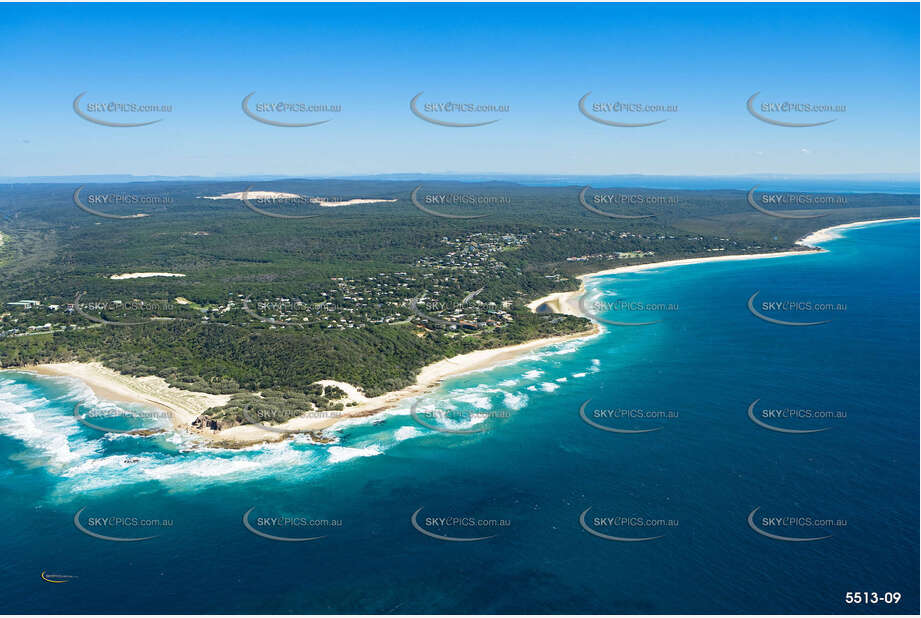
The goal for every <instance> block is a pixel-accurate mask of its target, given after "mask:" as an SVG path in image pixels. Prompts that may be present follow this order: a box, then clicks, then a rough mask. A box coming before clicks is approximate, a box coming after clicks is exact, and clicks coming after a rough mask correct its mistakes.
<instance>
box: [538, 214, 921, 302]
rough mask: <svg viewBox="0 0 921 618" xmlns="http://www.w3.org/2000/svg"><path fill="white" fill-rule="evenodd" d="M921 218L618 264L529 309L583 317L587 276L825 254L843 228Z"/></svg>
mask: <svg viewBox="0 0 921 618" xmlns="http://www.w3.org/2000/svg"><path fill="white" fill-rule="evenodd" d="M918 219H919V217H899V218H895V219H873V220H870V221H854V222H852V223H844V224H841V225H833V226H831V227H826V228H822V229H821V230H816V231H815V232H812V233H810V234H807V235H806V236H804V237H802V238H800V239H799V240H797V241H796V243H795V244H796V245H799V246H801V247H805V248H804V249H801V250H794V251H777V252H775V253H752V254H748V255H746V254H734V255H720V256H714V257H699V258H684V259H680V260H668V261H664V262H647V263H645V264H633V265H630V266H618V267H617V268H608V269H605V270H599V271H596V272H591V273H586V274H584V275H579V276H578V277H577V279H579V281H580V283H581V285H580V286H579V289H578V290H573V291H570V292H554V293H552V294H548V295H547V296H543V297H541V298H538V299H537V300H534V301H531V302H530V303H528V308H529V309H531V311H538V310H539V309H540V308H541V307H542V306H543V307H545V308H546V309H549V310H550V311H551V312H552V313H566V314H569V315H576V316H580V317H589V316H587V315H586V314H585V313H584V312H583V311H582V309H581V308H580V307H579V298H580V297H581V296H582V295H583V294H585V282H586V280H588V279H593V278H596V277H604V276H607V275H615V274H621V273H633V272H641V271H646V270H654V269H657V268H669V267H672V266H689V265H692V264H705V263H708V262H735V261H740V260H763V259H768V258H781V257H791V256H795V255H814V254H816V253H824V252H825V251H826V249H822V248H821V247H820V246H819V243H821V242H824V241H827V240H832V239H835V238H839V237H840V234H838V232H839V231H840V230H844V229H849V228H858V227H864V226H867V225H875V224H878V223H892V222H895V221H917V220H918Z"/></svg>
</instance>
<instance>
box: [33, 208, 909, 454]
mask: <svg viewBox="0 0 921 618" xmlns="http://www.w3.org/2000/svg"><path fill="white" fill-rule="evenodd" d="M913 219H917V217H908V218H903V219H883V220H874V221H859V222H855V223H848V224H844V225H837V226H833V227H829V228H825V229H822V230H818V231H816V232H813V233H812V234H809V235H808V236H806V237H804V238H802V239H800V240H798V241H797V243H796V244H798V245H800V246H803V247H808V248H804V249H801V250H796V251H782V252H777V253H758V254H751V255H721V256H714V257H702V258H688V259H681V260H670V261H665V262H651V263H647V264H635V265H631V266H621V267H618V268H611V269H607V270H602V271H598V272H594V273H587V274H584V275H580V276H579V277H578V279H579V280H580V282H581V286H580V288H579V290H575V291H570V292H554V293H553V294H548V295H547V296H544V297H542V298H538V299H537V300H534V301H532V302H531V303H529V304H528V308H529V309H531V311H537V309H538V308H540V307H541V306H544V308H545V309H549V310H550V311H551V312H552V313H565V314H569V315H575V316H580V317H586V316H585V315H584V313H583V312H582V311H581V309H580V307H579V298H580V297H581V296H582V295H583V294H584V293H585V282H586V280H588V279H591V278H593V277H602V276H606V275H611V274H618V273H628V272H640V271H646V270H654V269H659V268H669V267H674V266H687V265H692V264H702V263H706V262H728V261H741V260H759V259H769V258H782V257H791V256H797V255H813V254H816V253H821V252H824V251H825V250H824V249H821V248H818V247H817V246H816V245H817V243H820V242H822V241H824V240H829V239H832V238H837V237H838V236H837V234H838V232H839V231H840V230H842V229H846V228H854V227H861V226H864V225H871V224H873V223H882V222H886V221H904V220H913ZM600 332H602V329H601V328H600V326H599V325H598V324H597V323H593V326H592V328H591V329H590V330H587V331H585V332H581V333H574V334H571V335H563V336H558V337H547V338H543V339H535V340H533V341H528V342H525V343H520V344H517V345H512V346H507V347H502V348H495V349H491V350H477V351H474V352H469V353H467V354H461V355H459V356H454V357H452V358H447V359H444V360H441V361H438V362H436V363H432V364H430V365H427V366H425V367H423V368H422V369H421V371H420V372H419V375H418V376H417V378H416V382H415V383H414V384H412V385H411V386H408V387H406V388H404V389H401V390H398V391H392V392H389V393H385V394H383V395H380V396H377V397H367V396H366V395H365V394H364V393H363V392H362V391H361V389H359V388H357V387H355V386H353V385H351V384H348V383H345V382H339V381H336V380H320V381H318V382H317V384H322V385H324V386H337V387H339V388H340V389H342V391H343V392H345V394H346V396H345V397H344V398H343V399H341V400H339V402H341V403H343V404H345V410H344V411H342V412H340V413H335V412H330V413H325V412H322V413H318V414H315V415H309V414H308V415H304V416H301V417H297V418H294V419H291V420H290V421H288V422H286V423H283V424H280V425H275V426H274V429H276V431H269V430H266V429H261V428H259V427H257V426H253V425H241V426H237V427H232V428H230V429H225V430H221V431H208V430H197V429H195V428H193V427H192V422H193V421H194V420H195V419H196V418H197V417H198V416H199V415H200V414H201V413H202V412H204V411H205V410H207V409H208V408H211V407H216V406H222V405H225V404H226V403H227V402H228V401H229V400H230V399H231V395H211V394H207V393H199V392H193V391H186V390H182V389H178V388H175V387H172V386H169V384H167V382H166V381H165V380H163V379H162V378H158V377H155V376H146V377H132V376H127V375H122V374H120V373H118V372H116V371H113V370H112V369H109V368H107V367H105V366H103V365H102V364H101V363H76V362H71V363H54V364H44V365H37V366H29V367H22V368H21V369H24V370H27V371H34V372H36V373H39V374H42V375H51V376H69V377H73V378H78V379H80V380H82V381H83V382H84V383H86V384H87V385H88V386H89V387H90V388H92V389H93V392H94V393H96V395H97V396H98V397H100V398H101V399H106V400H110V401H127V402H136V403H146V404H150V405H154V406H156V407H157V408H159V409H161V410H164V411H166V412H168V413H169V414H170V415H171V418H172V419H173V423H174V425H175V427H176V428H178V429H182V430H185V431H190V432H195V433H197V434H198V435H200V436H202V437H203V438H204V439H205V440H206V441H207V442H211V443H215V444H219V445H223V446H245V445H250V444H255V443H260V442H266V441H278V440H282V439H285V438H287V437H288V436H290V435H291V434H292V433H300V432H316V431H321V430H323V429H326V428H328V427H331V426H333V425H335V424H336V423H338V422H340V421H342V420H344V419H348V418H357V417H365V416H371V415H373V414H376V413H379V412H383V411H385V410H388V409H390V408H393V407H395V406H397V405H399V404H400V403H401V402H402V401H404V400H405V399H408V398H410V397H416V396H418V395H421V394H423V393H425V392H427V391H430V390H432V389H434V388H435V387H436V386H438V385H439V384H440V383H441V382H442V381H444V380H445V379H447V378H450V377H454V376H458V375H462V374H466V373H472V372H475V371H481V370H485V369H490V368H492V367H495V366H497V365H499V364H502V363H504V362H507V361H513V360H515V359H517V358H519V357H521V356H523V355H524V354H527V353H528V352H530V351H532V350H535V349H537V348H541V347H544V346H547V345H551V344H555V343H562V342H564V341H569V340H572V339H581V338H584V337H589V336H594V335H597V334H598V333H600ZM352 404H353V405H352Z"/></svg>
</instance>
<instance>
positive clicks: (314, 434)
mask: <svg viewBox="0 0 921 618" xmlns="http://www.w3.org/2000/svg"><path fill="white" fill-rule="evenodd" d="M308 435H309V436H310V439H311V440H312V441H314V442H316V443H317V444H330V443H332V442H335V441H336V439H335V438H328V437H326V436H324V435H323V434H322V433H320V432H319V431H311V432H308Z"/></svg>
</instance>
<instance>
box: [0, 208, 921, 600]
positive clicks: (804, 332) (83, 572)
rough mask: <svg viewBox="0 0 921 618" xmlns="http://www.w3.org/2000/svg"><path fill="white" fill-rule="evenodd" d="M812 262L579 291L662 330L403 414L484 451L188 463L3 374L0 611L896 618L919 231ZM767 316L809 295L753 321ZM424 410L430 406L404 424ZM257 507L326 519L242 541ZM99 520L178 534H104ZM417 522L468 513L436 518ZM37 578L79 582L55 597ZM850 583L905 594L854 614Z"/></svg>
mask: <svg viewBox="0 0 921 618" xmlns="http://www.w3.org/2000/svg"><path fill="white" fill-rule="evenodd" d="M823 246H824V247H826V248H827V249H828V250H829V251H828V252H827V253H823V254H811V255H804V256H794V257H785V258H777V259H765V260H746V261H736V262H720V263H709V264H699V265H693V266H678V267H672V268H659V269H655V270H650V271H645V272H637V273H629V274H618V275H613V276H605V277H598V278H595V279H591V280H590V281H589V282H588V288H589V292H590V295H591V298H592V299H593V303H594V304H592V305H590V306H591V307H593V308H597V309H598V311H599V312H600V313H599V315H600V316H601V317H602V318H604V319H608V320H613V321H627V322H643V321H654V320H657V321H656V323H655V324H651V325H646V326H614V325H605V330H604V332H603V334H601V335H598V336H595V337H592V338H589V339H586V340H582V341H573V342H567V343H565V344H561V345H556V346H552V347H548V348H544V349H541V350H539V351H537V352H534V353H532V354H530V355H528V356H526V357H524V358H523V359H521V360H519V361H517V362H514V363H509V364H506V365H503V366H500V367H496V368H494V369H491V370H489V371H482V372H478V373H472V374H467V375H464V376H460V377H457V378H454V379H452V380H450V381H448V382H446V383H445V384H444V385H443V386H442V387H440V388H439V390H438V391H436V392H434V393H432V394H431V395H429V396H426V397H425V398H423V400H422V401H421V406H420V408H419V409H420V411H422V412H423V413H422V414H420V418H422V420H424V421H425V422H426V423H428V424H435V425H437V426H439V427H442V428H447V429H450V430H453V431H466V432H470V431H474V430H483V431H479V432H478V433H446V432H439V431H433V430H431V429H428V428H426V427H424V426H422V425H420V424H419V423H417V422H416V421H415V420H413V418H412V416H410V415H409V406H408V405H406V406H401V407H400V408H398V409H396V410H394V411H392V412H389V413H386V414H385V415H382V416H379V417H374V418H372V419H363V420H362V422H355V423H353V424H351V425H349V426H347V427H345V428H343V429H340V430H338V431H336V432H335V434H334V435H335V436H336V438H337V442H336V443H335V444H332V445H315V444H310V443H308V442H306V441H303V440H300V439H296V440H294V441H290V442H285V443H279V444H273V445H269V446H258V447H252V448H249V449H245V450H242V451H226V450H220V449H210V450H193V451H186V447H187V445H188V437H186V436H181V435H174V434H165V435H160V436H156V437H153V438H138V437H133V436H125V435H120V434H111V433H110V434H104V433H102V432H99V431H97V430H94V429H91V428H89V427H86V426H84V425H81V424H80V423H78V422H77V421H76V419H75V418H74V416H73V408H74V405H75V404H77V403H80V404H81V405H82V406H83V408H82V409H85V410H95V411H96V412H100V411H101V412H103V413H104V412H105V410H112V409H115V408H116V406H114V405H108V406H106V405H105V403H104V402H98V401H97V400H96V398H95V396H94V395H93V394H92V393H91V392H90V391H89V389H88V388H86V387H85V386H84V385H82V384H80V383H78V382H75V381H73V380H69V379H64V378H47V377H39V376H35V375H31V374H27V373H22V372H2V373H0V455H2V460H3V462H4V465H3V467H2V470H0V501H2V502H0V504H2V508H0V523H2V526H3V531H4V532H3V534H2V535H0V569H2V572H3V577H2V579H0V605H2V607H3V609H4V610H5V611H6V612H10V613H17V612H24V613H41V612H67V613H161V612H172V613H177V612H179V613H235V612H237V613H239V612H247V613H263V612H281V613H311V612H320V613H351V612H379V613H467V612H470V613H496V612H503V613H548V612H565V613H656V612H658V613H662V612H666V613H685V612H686V613H700V612H703V613H707V612H712V613H736V612H741V613H917V611H918V603H919V595H918V582H919V569H918V559H919V554H918V548H919V544H918V543H919V539H918V520H919V506H918V504H919V489H918V472H919V467H918V466H919V463H918V462H919V378H918V367H919V357H918V348H919V345H918V344H919V322H918V315H919V283H918V282H919V272H918V262H919V251H918V223H917V221H912V222H900V223H889V224H882V225H874V226H869V227H865V228H859V229H851V230H848V231H846V232H845V233H844V234H843V235H842V237H840V238H838V239H835V240H831V241H828V242H826V243H823ZM755 292H759V294H758V296H757V299H756V301H754V303H753V306H754V307H755V308H756V309H757V310H760V311H761V312H762V313H763V314H764V315H766V316H768V317H773V318H774V319H781V320H785V321H801V322H807V321H822V320H830V321H828V322H827V323H824V324H821V325H816V326H805V327H795V326H783V325H778V324H774V323H770V322H768V321H764V320H762V319H759V318H757V317H755V316H754V315H753V314H752V313H751V312H750V311H749V309H748V308H747V304H746V303H747V301H748V299H749V298H750V297H751V296H752V294H754V293H755ZM621 301H625V302H630V303H634V304H633V305H631V308H632V309H633V310H631V311H625V310H624V309H623V307H622V306H621V305H618V304H617V303H619V302H621ZM781 301H796V302H797V303H812V305H810V306H808V308H807V306H806V305H803V304H800V305H799V310H795V311H794V310H788V311H781V310H777V309H775V308H773V306H772V305H770V304H767V305H765V304H762V303H772V302H781ZM636 303H642V304H643V305H644V306H642V307H637V306H636ZM818 304H829V305H831V307H830V308H829V309H821V310H819V309H817V308H816V307H817V305H818ZM650 305H651V306H650ZM587 400H591V401H589V402H588V403H587V404H586V405H585V408H584V410H585V414H586V417H587V418H589V420H593V421H594V422H595V423H596V424H598V425H602V426H604V427H607V428H613V429H620V430H623V429H627V430H633V431H637V430H649V429H652V430H654V431H646V432H644V433H619V432H612V431H606V430H603V429H599V428H597V427H595V426H591V425H589V424H588V423H586V422H584V421H583V420H582V418H581V417H580V406H582V404H583V403H584V402H586V401H587ZM755 400H759V401H758V403H757V404H756V405H755V406H753V408H752V409H753V414H754V415H755V416H756V418H757V419H758V420H761V421H763V422H765V423H767V424H770V425H773V426H775V427H777V428H780V429H794V430H809V429H825V431H820V432H814V433H799V434H792V433H787V432H782V431H772V430H769V429H766V428H765V427H763V426H760V425H758V424H756V423H755V422H753V421H752V420H751V419H750V418H749V415H748V410H749V406H750V405H751V404H752V403H753V402H754V401H755ZM121 407H122V408H125V406H124V405H122V406H121ZM434 408H437V409H439V410H441V411H442V412H443V413H442V414H441V415H440V416H438V415H432V414H426V413H425V412H426V411H429V410H432V409H434ZM471 410H473V411H477V412H479V413H480V416H473V417H471V416H469V415H468V412H469V411H471ZM763 410H768V412H763ZM771 410H780V411H789V410H797V411H802V410H808V411H812V412H813V413H816V412H822V413H826V412H827V413H828V414H829V415H830V417H827V418H815V417H813V418H802V417H800V418H790V413H789V412H784V414H786V416H776V415H775V416H771V415H772V414H775V413H772V412H770V411H771ZM134 411H135V412H143V410H142V409H135V410H134ZM445 411H446V412H445ZM802 414H804V413H802V412H800V415H801V416H802ZM641 416H646V417H643V418H641ZM650 416H651V417H653V418H648V417H650ZM100 418H103V419H104V418H105V417H104V416H103V417H100ZM105 422H107V423H109V424H108V425H106V426H109V427H115V423H117V422H119V421H117V420H112V419H108V420H106V421H105ZM122 422H124V421H122ZM132 422H133V425H131V426H139V425H143V426H148V425H150V424H151V421H150V420H149V419H146V420H144V419H135V420H134V421H129V424H131V423H132ZM99 423H100V424H102V423H103V421H102V420H100V421H99ZM120 426H129V425H120ZM251 508H253V509H254V510H253V511H252V513H251V518H250V520H249V521H250V523H251V524H254V525H255V526H256V527H257V529H259V530H261V531H264V532H266V533H270V534H274V535H276V536H289V537H309V536H324V538H321V539H319V540H315V541H306V542H278V541H272V540H268V539H266V538H262V537H259V536H257V535H255V534H252V533H251V532H249V531H248V530H247V529H246V528H244V526H243V523H242V518H243V514H244V513H245V512H247V511H248V510H249V509H251ZM80 509H84V510H83V511H82V513H81V515H80V518H79V520H78V521H80V522H81V525H83V526H84V527H85V528H87V529H90V530H94V531H96V532H97V533H102V534H105V535H108V536H120V537H141V536H148V535H158V536H157V537H156V538H153V539H149V540H146V541H140V542H114V541H106V540H101V539H98V538H93V537H91V536H88V535H86V534H84V533H82V532H80V531H79V530H78V529H77V528H76V526H75V524H74V515H75V513H77V512H78V511H79V510H80ZM418 509H422V510H421V511H418V513H419V514H418V516H417V520H416V521H417V524H418V525H419V527H421V528H422V529H423V530H426V531H428V532H431V533H433V534H440V535H443V536H451V537H456V538H474V537H481V536H488V537H491V538H487V539H485V540H481V541H472V542H469V541H468V542H451V541H444V540H440V539H436V538H432V537H431V536H427V535H425V534H423V533H422V532H420V531H418V530H417V529H416V528H414V527H413V525H412V524H411V521H410V518H411V516H412V515H413V513H414V512H417V510H418ZM586 509H591V510H590V511H589V512H588V513H586V515H585V524H586V527H587V528H589V529H591V530H594V531H596V532H598V533H600V534H605V535H608V536H613V537H619V538H622V539H625V538H633V539H638V538H648V537H656V538H653V539H652V540H647V541H617V540H609V539H606V538H602V537H600V536H597V535H594V534H591V533H589V532H588V531H587V530H586V529H585V528H583V526H582V525H580V515H581V514H582V513H583V512H585V511H586ZM755 509H758V511H757V512H756V513H755V515H753V516H752V521H753V523H754V525H755V526H756V527H758V528H759V529H761V530H762V531H764V532H766V533H767V534H773V535H777V536H781V537H787V538H814V537H828V538H823V539H822V540H816V541H807V542H802V541H799V542H793V541H784V540H777V539H775V538H769V537H768V536H765V535H763V534H759V533H758V532H756V531H755V530H753V529H752V527H751V526H750V525H749V521H748V518H749V516H750V514H751V513H752V511H753V510H755ZM260 516H261V517H281V516H286V517H291V518H294V519H297V518H305V519H321V520H322V519H326V520H330V521H332V522H333V523H334V524H335V523H340V522H341V525H326V526H297V525H282V526H272V525H268V524H266V525H262V526H261V527H260V524H259V521H260V520H258V517H260ZM100 517H120V518H124V519H126V520H128V521H129V522H130V520H131V518H140V519H148V518H149V519H159V520H169V522H170V523H171V524H172V525H170V526H165V525H163V526H159V527H152V526H141V525H137V526H131V525H114V526H100V525H98V521H97V520H95V519H94V518H100ZM438 517H445V518H448V517H457V518H460V519H461V522H460V525H452V526H448V525H439V522H437V521H435V520H432V519H429V518H438ZM468 518H472V519H473V522H472V524H473V525H466V524H468V523H471V522H470V520H469V519H468ZM777 518H785V519H784V520H783V521H778V519H777ZM806 518H812V519H811V520H809V519H806ZM615 519H616V521H613V520H615ZM479 520H488V524H484V525H480V523H482V522H480V521H479ZM819 520H821V521H819ZM93 522H96V524H94V523H93ZM493 535H494V536H493ZM43 572H44V573H45V574H46V576H48V577H49V578H50V579H55V577H54V576H57V575H70V576H75V578H73V579H69V580H68V581H67V582H66V583H48V582H46V581H43V580H42V578H41V574H42V573H43ZM62 579H67V578H62ZM848 592H861V593H863V592H867V593H874V592H875V593H877V594H878V595H879V598H880V599H882V598H884V597H883V595H884V594H885V593H887V592H890V593H894V592H898V593H900V595H901V600H900V602H899V603H898V604H885V603H884V602H882V601H880V602H879V603H877V604H875V605H867V604H860V605H854V604H847V603H845V595H846V593H848Z"/></svg>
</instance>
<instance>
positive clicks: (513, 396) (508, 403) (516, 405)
mask: <svg viewBox="0 0 921 618" xmlns="http://www.w3.org/2000/svg"><path fill="white" fill-rule="evenodd" d="M502 405H503V406H505V407H506V408H507V409H509V410H520V409H522V408H523V407H525V406H526V405H528V396H527V395H524V394H521V395H519V394H518V393H506V394H505V397H504V398H503V399H502Z"/></svg>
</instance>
